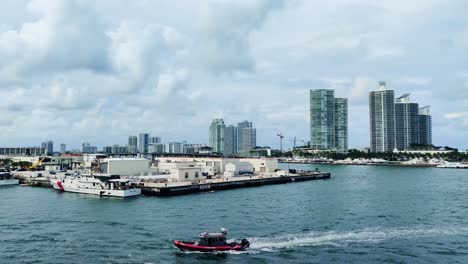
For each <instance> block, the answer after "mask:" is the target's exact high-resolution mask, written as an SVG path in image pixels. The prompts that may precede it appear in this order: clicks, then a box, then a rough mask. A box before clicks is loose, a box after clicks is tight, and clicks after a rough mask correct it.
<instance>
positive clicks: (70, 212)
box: [0, 165, 468, 263]
mask: <svg viewBox="0 0 468 264" xmlns="http://www.w3.org/2000/svg"><path fill="white" fill-rule="evenodd" d="M283 166H286V165H283ZM293 167H301V168H308V169H314V168H315V167H319V168H320V169H321V170H323V171H331V172H332V179H331V180H326V181H311V182H302V183H292V184H284V185H271V186H263V187H257V188H248V189H237V190H229V191H220V192H212V193H205V194H194V195H186V196H179V197H170V198H158V197H140V198H135V199H126V200H122V199H114V198H99V197H96V196H90V195H81V194H73V193H58V192H56V191H54V190H52V189H46V188H32V187H21V186H17V187H7V188H0V263H428V262H432V263H468V190H467V188H468V170H446V169H434V168H399V167H366V166H326V165H319V166H316V165H296V166H291V168H293ZM220 227H226V228H228V229H229V230H230V237H232V238H244V237H246V238H248V239H250V240H251V243H252V246H251V248H250V249H249V250H248V251H247V252H245V253H228V254H209V253H181V252H179V250H177V249H176V248H174V247H173V245H172V242H171V241H172V240H173V239H192V238H193V237H194V236H196V235H198V233H199V232H202V231H205V230H217V229H218V228H220Z"/></svg>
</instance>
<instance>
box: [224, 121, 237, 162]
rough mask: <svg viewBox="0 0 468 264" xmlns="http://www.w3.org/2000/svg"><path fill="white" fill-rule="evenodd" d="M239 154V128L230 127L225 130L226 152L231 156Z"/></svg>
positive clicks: (225, 153)
mask: <svg viewBox="0 0 468 264" xmlns="http://www.w3.org/2000/svg"><path fill="white" fill-rule="evenodd" d="M234 154H237V127H235V126H233V125H230V126H226V127H225V128H224V152H223V155H226V156H229V155H234Z"/></svg>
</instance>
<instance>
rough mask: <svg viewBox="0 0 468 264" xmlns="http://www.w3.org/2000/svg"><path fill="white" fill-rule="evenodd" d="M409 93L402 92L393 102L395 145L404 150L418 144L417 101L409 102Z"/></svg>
mask: <svg viewBox="0 0 468 264" xmlns="http://www.w3.org/2000/svg"><path fill="white" fill-rule="evenodd" d="M409 96H410V94H404V95H402V96H400V97H398V98H397V99H396V103H395V147H396V148H397V149H398V150H405V149H407V148H408V147H410V146H411V145H414V144H418V142H419V136H418V123H419V122H418V121H419V120H418V118H419V116H418V109H419V105H418V104H417V103H411V102H410V97H409Z"/></svg>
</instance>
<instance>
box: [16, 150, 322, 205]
mask: <svg viewBox="0 0 468 264" xmlns="http://www.w3.org/2000/svg"><path fill="white" fill-rule="evenodd" d="M43 160H44V159H40V161H41V163H42V164H41V166H37V167H38V168H43V167H47V162H43ZM86 160H88V162H85V161H83V163H82V164H83V165H82V168H80V169H74V170H61V171H55V170H38V171H34V170H30V171H13V172H11V174H12V175H14V176H15V177H16V178H17V179H19V180H20V182H21V183H22V184H25V185H30V186H36V187H47V188H53V189H55V190H57V191H60V192H74V193H83V194H90V195H98V196H101V197H105V196H112V197H121V198H127V197H134V196H139V195H141V194H143V195H145V196H176V195H186V194H193V193H203V192H212V191H222V190H230V189H238V188H248V187H258V186H263V185H274V184H286V183H294V182H305V181H313V180H326V179H330V178H331V174H330V173H328V172H320V171H318V170H317V169H316V170H312V171H309V170H296V169H289V168H284V169H283V168H280V167H279V163H278V159H275V158H225V157H213V156H198V157H187V156H185V157H180V156H172V157H171V156H164V157H156V158H154V159H152V160H148V159H143V158H107V157H105V156H103V157H102V156H97V155H96V156H94V158H93V159H86ZM36 164H39V162H37V163H36Z"/></svg>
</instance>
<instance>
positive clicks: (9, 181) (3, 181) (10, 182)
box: [0, 179, 19, 186]
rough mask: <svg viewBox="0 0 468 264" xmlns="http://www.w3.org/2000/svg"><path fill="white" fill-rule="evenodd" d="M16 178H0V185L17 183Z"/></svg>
mask: <svg viewBox="0 0 468 264" xmlns="http://www.w3.org/2000/svg"><path fill="white" fill-rule="evenodd" d="M18 184H19V180H18V179H8V180H0V186H7V185H18Z"/></svg>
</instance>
